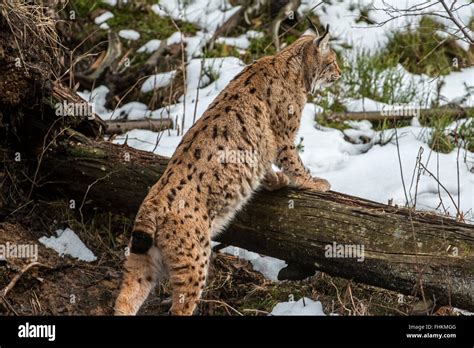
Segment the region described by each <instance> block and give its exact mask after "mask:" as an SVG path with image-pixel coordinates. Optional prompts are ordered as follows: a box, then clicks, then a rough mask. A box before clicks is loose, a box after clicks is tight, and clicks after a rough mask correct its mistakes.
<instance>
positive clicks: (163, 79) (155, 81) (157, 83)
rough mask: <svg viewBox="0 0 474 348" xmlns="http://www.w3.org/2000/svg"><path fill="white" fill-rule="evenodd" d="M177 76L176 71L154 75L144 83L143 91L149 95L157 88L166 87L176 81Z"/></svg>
mask: <svg viewBox="0 0 474 348" xmlns="http://www.w3.org/2000/svg"><path fill="white" fill-rule="evenodd" d="M175 75H176V70H173V71H169V72H165V73H162V74H156V75H152V76H150V77H149V78H147V79H146V80H145V82H143V85H142V88H141V91H142V92H143V93H147V92H151V91H153V90H154V89H155V88H161V87H166V86H168V85H169V84H170V83H171V81H172V80H173V79H174V77H175Z"/></svg>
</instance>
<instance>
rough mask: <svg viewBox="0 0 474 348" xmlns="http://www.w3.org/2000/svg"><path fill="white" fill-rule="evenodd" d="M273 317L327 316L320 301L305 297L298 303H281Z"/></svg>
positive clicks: (274, 309)
mask: <svg viewBox="0 0 474 348" xmlns="http://www.w3.org/2000/svg"><path fill="white" fill-rule="evenodd" d="M270 314H271V315H325V314H324V312H323V306H322V304H321V302H319V301H313V300H311V299H310V298H307V297H303V298H301V299H299V300H298V301H289V302H280V303H277V305H276V306H275V307H274V308H273V310H272V312H271V313H270Z"/></svg>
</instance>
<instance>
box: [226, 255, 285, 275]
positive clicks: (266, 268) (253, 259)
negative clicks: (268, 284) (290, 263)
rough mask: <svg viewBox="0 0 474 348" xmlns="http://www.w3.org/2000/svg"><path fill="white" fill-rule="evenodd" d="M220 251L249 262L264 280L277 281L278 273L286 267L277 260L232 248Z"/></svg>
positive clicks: (281, 261)
mask: <svg viewBox="0 0 474 348" xmlns="http://www.w3.org/2000/svg"><path fill="white" fill-rule="evenodd" d="M221 251H222V252H224V253H227V254H231V255H234V256H235V257H239V258H242V259H245V260H248V261H250V263H251V264H252V266H253V269H254V270H255V271H257V272H260V273H262V274H263V275H264V276H265V278H268V279H270V280H272V281H278V272H280V270H281V269H282V268H284V267H286V266H287V264H286V262H285V261H283V260H279V259H276V258H274V257H270V256H262V255H259V254H257V253H254V252H251V251H248V250H245V249H241V248H237V247H234V246H229V247H226V248H224V249H222V250H221Z"/></svg>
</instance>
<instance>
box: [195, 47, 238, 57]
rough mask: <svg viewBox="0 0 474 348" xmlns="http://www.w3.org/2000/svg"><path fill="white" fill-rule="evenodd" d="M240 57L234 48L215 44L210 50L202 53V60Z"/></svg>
mask: <svg viewBox="0 0 474 348" xmlns="http://www.w3.org/2000/svg"><path fill="white" fill-rule="evenodd" d="M229 56H233V57H237V58H239V57H240V53H239V51H237V49H236V48H235V47H234V46H229V45H226V44H216V45H214V48H213V49H212V50H206V51H204V54H203V57H204V58H219V57H229Z"/></svg>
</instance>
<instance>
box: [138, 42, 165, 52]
mask: <svg viewBox="0 0 474 348" xmlns="http://www.w3.org/2000/svg"><path fill="white" fill-rule="evenodd" d="M160 45H161V40H158V39H153V40H150V41H148V42H147V43H146V44H144V45H143V46H142V47H140V48H139V49H138V50H137V52H139V53H143V52H145V53H153V52H155V51H156V50H157V49H158V48H159V47H160Z"/></svg>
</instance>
